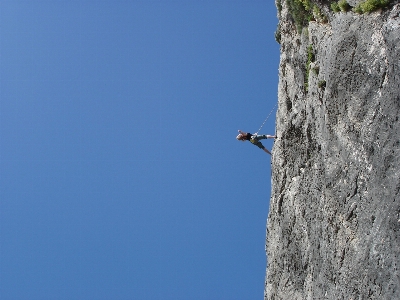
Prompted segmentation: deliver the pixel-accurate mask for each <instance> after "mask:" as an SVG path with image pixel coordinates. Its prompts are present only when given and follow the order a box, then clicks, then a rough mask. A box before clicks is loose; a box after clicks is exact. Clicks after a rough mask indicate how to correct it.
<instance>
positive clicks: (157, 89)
mask: <svg viewBox="0 0 400 300" xmlns="http://www.w3.org/2000/svg"><path fill="white" fill-rule="evenodd" d="M276 25H277V18H276V8H275V5H274V1H270V0H268V1H267V0H263V1H261V0H260V1H257V0H254V1H234V0H226V1H220V0H213V1H204V0H201V1H191V0H182V1H179V0H178V1H169V0H163V1H151V0H147V1H134V0H132V1H84V0H82V1H56V0H48V1H37V0H29V1H19V0H13V1H7V0H3V1H1V3H0V27H1V29H0V30H1V31H0V37H1V40H0V47H1V61H0V72H1V73H0V75H1V78H0V81H1V86H0V89H1V91H0V92H1V94H0V130H1V131H0V197H1V202H0V203H1V206H0V222H1V224H0V225H1V227H0V229H1V234H0V239H1V240H0V242H1V249H0V250H1V252H0V254H1V261H0V262H1V266H0V272H1V274H0V275H1V278H0V280H1V282H0V285H1V286H0V298H1V299H2V300H10V299H17V300H25V299H26V300H36V299H37V300H44V299H58V300H61V299H65V300H74V299H94V300H100V299H138V300H141V299H143V300H152V299H167V300H168V299H171V300H177V299H182V300H187V299H191V300H196V299H199V300H208V299H218V300H221V299H226V300H233V299H238V300H246V299H262V297H263V289H264V277H265V267H266V254H265V249H264V248H265V231H266V220H267V215H268V206H269V197H270V183H271V179H270V172H271V171H270V157H269V156H268V155H267V154H266V153H264V152H263V151H261V150H260V149H258V148H257V147H255V146H254V145H251V144H250V143H248V142H246V143H241V142H238V141H236V139H235V137H236V134H237V130H238V129H242V130H244V131H249V132H255V131H257V129H258V128H259V127H260V126H261V124H262V122H263V121H264V119H265V118H266V117H267V115H268V114H269V112H270V110H271V109H272V108H273V107H274V105H275V103H276V101H277V84H278V60H279V45H278V44H277V43H276V42H275V39H274V31H275V29H276ZM274 126H275V114H274V113H273V114H272V115H271V117H270V119H269V120H268V122H267V123H266V124H265V125H264V127H263V130H262V132H261V133H264V134H273V133H274V131H275V127H274ZM264 145H266V146H267V148H269V149H271V147H272V142H271V141H270V140H268V141H267V142H265V143H264Z"/></svg>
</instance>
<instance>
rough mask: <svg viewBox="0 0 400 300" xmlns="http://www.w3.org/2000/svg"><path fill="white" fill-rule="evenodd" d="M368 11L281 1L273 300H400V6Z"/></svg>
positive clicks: (270, 248) (270, 249)
mask: <svg viewBox="0 0 400 300" xmlns="http://www.w3.org/2000/svg"><path fill="white" fill-rule="evenodd" d="M367 2H374V1H372V0H368V1H363V2H361V1H357V0H353V1H350V0H348V3H346V2H345V1H343V0H342V1H339V3H337V2H335V3H333V1H327V0H276V4H277V7H278V16H279V26H278V29H277V33H276V38H277V40H278V41H279V42H280V44H281V57H280V66H279V89H278V90H279V91H278V101H279V108H278V112H277V117H276V134H277V136H278V139H277V140H276V141H275V145H274V148H273V157H272V193H271V204H270V212H269V216H268V223H267V241H266V248H267V258H268V266H267V276H266V282H265V299H285V300H292V299H332V300H337V299H346V300H350V299H354V300H356V299H400V272H399V267H400V121H399V116H400V4H399V1H391V2H389V1H388V0H375V2H377V3H378V4H379V2H380V3H381V4H382V3H383V5H382V8H379V7H375V8H373V9H369V8H368V7H367V4H368V3H367ZM332 4H333V5H332ZM346 4H347V6H346ZM361 5H364V6H365V7H366V8H365V9H364V7H362V6H361ZM335 8H336V9H335ZM334 9H335V10H334ZM335 11H336V12H335Z"/></svg>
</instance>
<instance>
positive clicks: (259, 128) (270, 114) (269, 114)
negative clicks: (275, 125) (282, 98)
mask: <svg viewBox="0 0 400 300" xmlns="http://www.w3.org/2000/svg"><path fill="white" fill-rule="evenodd" d="M277 105H278V102H276V104H275V106H274V108H273V109H272V110H271V112H270V113H269V115H268V117H267V118H266V119H265V120H264V122H263V123H262V125H261V127H260V128H259V129H258V130H257V132H256V133H255V134H253V136H257V135H258V133H259V132H260V130H261V128H262V127H263V126H264V124H265V122H267V120H268V118H269V116H270V115H271V114H272V112H273V111H274V109H275V107H276V106H277Z"/></svg>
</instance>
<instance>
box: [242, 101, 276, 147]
mask: <svg viewBox="0 0 400 300" xmlns="http://www.w3.org/2000/svg"><path fill="white" fill-rule="evenodd" d="M277 105H278V103H276V104H275V106H274V107H273V108H272V110H271V112H270V113H269V114H268V116H267V118H266V119H265V120H264V122H263V123H262V125H261V127H260V128H259V129H258V130H257V132H256V133H254V134H251V133H248V132H243V131H241V130H238V131H239V134H238V136H237V137H236V139H237V140H239V141H242V142H244V141H250V142H251V143H252V144H254V145H256V146H257V147H258V148H260V149H262V150H264V151H265V152H267V153H268V154H269V155H271V152H270V151H269V150H268V149H266V148H265V147H264V145H263V144H261V142H260V140H262V139H275V138H276V136H275V135H268V134H262V135H259V134H258V133H259V132H260V130H261V128H262V127H263V126H264V124H265V122H267V120H268V118H269V116H270V115H271V114H272V112H273V111H274V109H275V107H277Z"/></svg>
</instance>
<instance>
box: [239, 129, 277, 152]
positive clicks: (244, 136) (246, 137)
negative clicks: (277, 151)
mask: <svg viewBox="0 0 400 300" xmlns="http://www.w3.org/2000/svg"><path fill="white" fill-rule="evenodd" d="M238 132H239V134H238V136H237V137H236V139H237V140H239V141H242V142H245V141H250V142H251V143H252V144H253V145H256V146H257V147H258V148H260V149H262V150H264V151H265V152H267V153H268V154H269V155H271V152H270V151H269V150H268V149H267V148H265V147H264V145H263V144H261V142H260V140H262V139H274V138H276V136H275V135H268V134H262V135H258V134H257V133H255V134H251V133H248V132H243V131H241V130H238Z"/></svg>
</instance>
